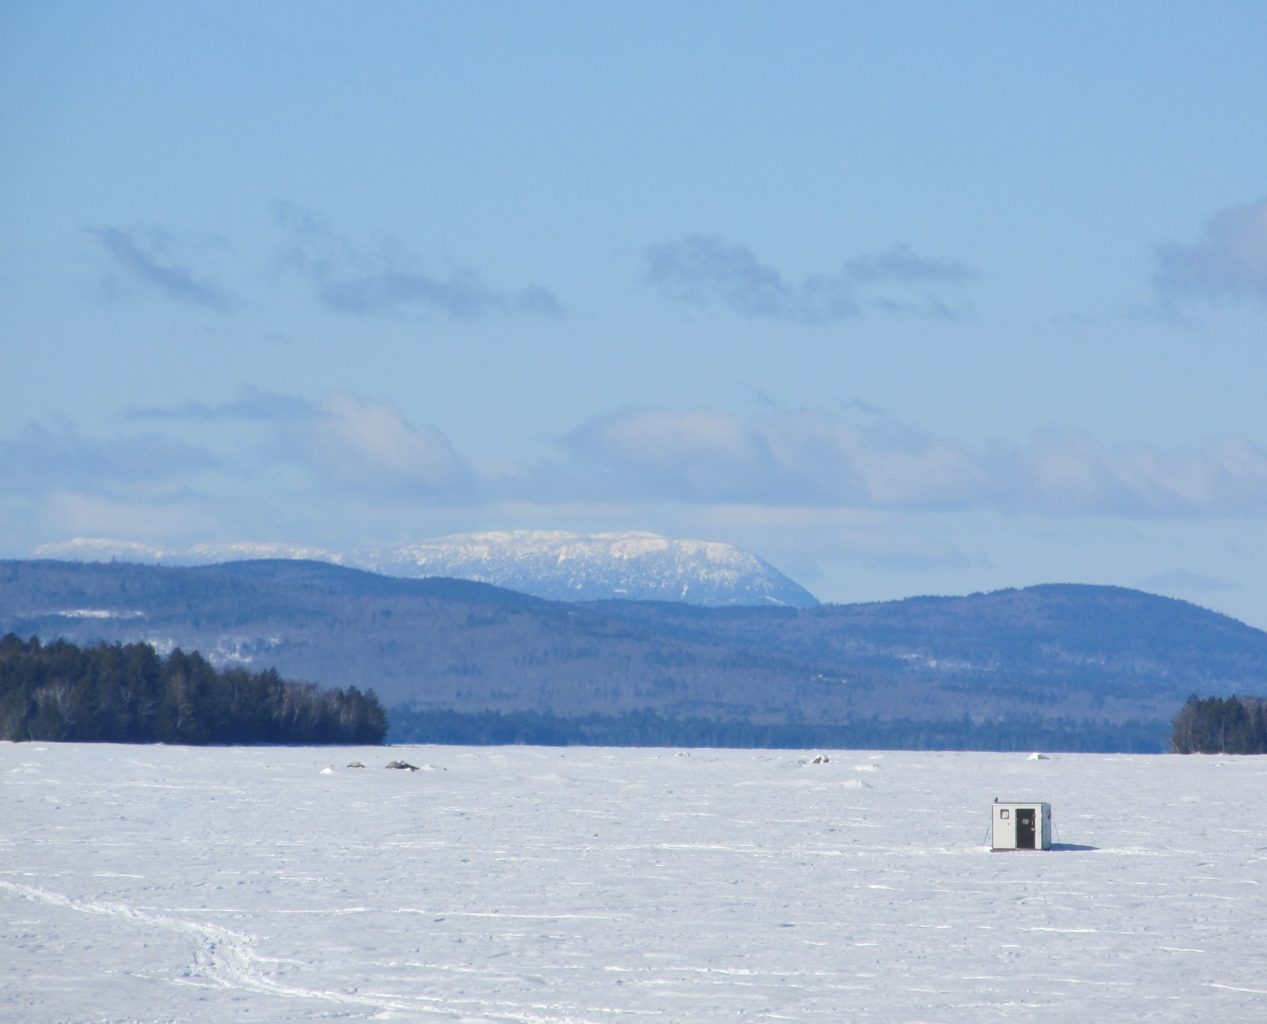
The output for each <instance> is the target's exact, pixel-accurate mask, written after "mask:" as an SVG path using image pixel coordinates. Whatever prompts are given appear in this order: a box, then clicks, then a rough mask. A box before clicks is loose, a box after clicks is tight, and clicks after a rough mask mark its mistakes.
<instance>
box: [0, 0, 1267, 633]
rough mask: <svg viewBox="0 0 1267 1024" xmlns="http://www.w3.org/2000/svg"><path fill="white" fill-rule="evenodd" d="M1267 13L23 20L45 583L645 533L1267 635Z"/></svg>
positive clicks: (6, 203) (829, 590)
mask: <svg viewBox="0 0 1267 1024" xmlns="http://www.w3.org/2000/svg"><path fill="white" fill-rule="evenodd" d="M1264 39H1267V6H1264V5H1262V4H1260V3H1208V4H1171V3H1155V2H1153V3H1115V4H1090V3H1086V4H1080V3H1074V4H1067V5H1061V6H1060V7H1059V8H1043V7H1040V6H1038V5H1021V4H1011V3H963V4H934V3H894V4H835V3H821V4H819V3H784V4H746V3H690V4H680V3H674V4H667V3H666V4H660V3H645V4H624V5H617V4H593V3H548V4H537V5H530V4H510V3H461V4H459V3H452V4H438V3H435V4H428V3H403V4H392V3H377V4H366V5H353V4H327V3H317V2H306V3H283V2H275V3H268V4H253V3H232V2H229V3H224V2H218V3H208V4H201V3H179V4H172V3H153V4H149V3H113V4H99V3H58V2H42V3H27V2H9V3H6V4H4V5H3V6H0V151H3V152H4V153H5V157H4V159H3V160H2V161H0V195H2V196H3V199H2V200H0V237H2V238H3V239H4V240H5V244H4V245H3V247H0V332H2V333H0V370H2V371H3V380H4V391H3V394H4V401H3V403H0V523H3V531H2V532H0V557H26V556H28V555H29V554H31V553H32V552H34V551H36V550H37V549H39V548H40V547H41V546H42V545H48V544H57V543H59V542H63V541H66V540H68V539H70V538H74V537H99V538H100V537H104V538H114V539H118V540H127V541H139V542H144V543H148V544H155V545H164V546H168V547H179V546H181V545H189V544H195V543H227V542H234V541H258V542H285V543H294V544H305V545H312V546H316V547H323V548H329V549H334V550H347V549H354V548H367V547H378V546H389V545H394V544H400V543H406V542H410V541H417V540H422V539H425V538H430V537H436V536H440V535H443V534H447V533H454V532H463V531H470V530H486V529H511V528H532V529H538V528H550V529H570V530H582V531H598V530H625V529H646V530H654V531H657V532H660V533H664V534H666V535H669V536H675V537H698V538H705V539H714V540H725V541H729V542H732V543H734V544H737V545H739V546H741V547H744V548H746V549H748V550H751V551H753V552H755V553H757V554H759V555H761V556H762V557H764V558H766V559H767V560H769V561H771V562H772V563H773V564H775V565H776V566H778V567H779V568H781V569H783V570H784V571H785V572H787V573H789V574H790V575H792V576H793V577H795V578H796V579H797V580H799V581H800V582H802V583H803V584H804V585H806V586H807V587H809V588H810V589H811V590H812V591H814V592H815V593H816V594H817V595H818V596H819V597H820V598H822V599H824V600H831V601H859V600H873V599H886V598H894V597H902V596H907V595H911V594H927V593H965V592H970V591H976V590H991V589H996V588H999V587H1006V586H1023V585H1027V584H1032V583H1038V582H1050V581H1080V582H1093V583H1111V584H1119V585H1123V586H1131V587H1142V588H1144V589H1148V590H1153V591H1156V592H1159V593H1166V594H1171V595H1174V596H1178V597H1183V598H1186V599H1188V600H1193V601H1196V602H1197V603H1200V604H1203V605H1206V606H1208V607H1212V608H1216V609H1218V610H1220V611H1226V612H1228V613H1229V614H1233V615H1236V616H1238V617H1240V618H1243V619H1245V620H1246V621H1249V622H1251V623H1253V624H1254V625H1257V626H1260V627H1267V584H1265V583H1264V581H1265V580H1267V530H1265V529H1264V524H1265V523H1267V61H1264V60H1263V58H1262V45H1263V40H1264Z"/></svg>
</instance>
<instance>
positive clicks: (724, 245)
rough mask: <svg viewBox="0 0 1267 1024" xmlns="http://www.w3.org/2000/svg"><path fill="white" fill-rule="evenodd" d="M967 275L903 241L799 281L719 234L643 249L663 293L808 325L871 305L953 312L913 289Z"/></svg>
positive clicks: (968, 277)
mask: <svg viewBox="0 0 1267 1024" xmlns="http://www.w3.org/2000/svg"><path fill="white" fill-rule="evenodd" d="M972 276H973V275H972V273H971V272H970V271H969V270H968V268H967V267H965V266H964V265H963V264H961V263H958V262H957V261H954V260H933V259H927V258H925V257H922V256H920V255H918V254H917V253H915V252H914V251H913V250H912V249H911V248H910V247H909V246H906V245H895V246H894V247H893V248H892V249H890V250H889V251H888V252H885V253H880V254H878V255H873V256H857V257H854V258H852V259H850V260H847V261H846V262H845V263H844V264H843V266H842V267H841V268H840V269H839V270H837V271H835V272H832V273H826V274H811V275H808V276H806V277H804V278H802V279H801V280H799V281H794V280H790V279H788V278H787V277H786V276H785V275H784V274H782V273H781V272H780V271H779V270H777V269H775V268H774V267H771V266H768V265H766V264H764V263H762V262H761V261H760V260H758V259H757V257H756V256H755V255H754V254H753V252H752V250H750V249H748V248H747V247H746V246H743V245H737V244H734V243H731V242H728V241H726V240H725V239H724V238H722V237H720V236H719V235H701V234H693V235H688V236H686V237H685V238H681V239H677V240H675V241H671V242H664V243H660V244H657V245H652V246H649V247H648V248H647V251H646V279H647V281H648V282H649V283H650V284H651V285H653V286H654V287H656V288H658V289H659V290H660V292H661V293H662V294H663V295H665V296H666V297H667V298H670V299H673V300H676V301H679V302H687V303H691V304H693V305H699V306H703V305H710V304H714V303H718V304H721V305H723V306H725V307H727V308H729V309H730V310H731V311H733V312H735V313H738V314H739V315H740V316H748V317H766V318H769V319H774V320H785V321H790V322H795V323H805V324H823V323H833V322H837V321H840V320H847V319H849V318H851V317H856V316H860V315H862V314H863V313H865V312H867V311H869V310H870V311H879V312H884V313H890V314H915V315H920V316H931V317H942V318H944V317H950V316H953V315H954V313H953V310H952V308H951V307H950V306H949V305H948V304H947V303H945V302H944V301H942V300H941V299H940V298H938V297H936V296H935V295H928V294H924V293H922V292H921V293H919V294H915V295H912V294H911V293H910V290H911V289H912V288H916V287H918V286H927V285H933V284H946V285H954V284H960V283H962V282H965V281H969V280H971V279H972ZM881 287H884V288H896V289H898V296H897V297H895V296H894V295H893V294H891V293H888V292H879V291H877V288H881Z"/></svg>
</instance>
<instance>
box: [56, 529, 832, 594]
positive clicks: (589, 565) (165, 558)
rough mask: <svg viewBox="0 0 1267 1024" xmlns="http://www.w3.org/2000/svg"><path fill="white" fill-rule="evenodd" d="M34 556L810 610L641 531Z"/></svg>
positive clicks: (98, 546) (703, 548) (772, 579)
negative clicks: (290, 566) (353, 573)
mask: <svg viewBox="0 0 1267 1024" xmlns="http://www.w3.org/2000/svg"><path fill="white" fill-rule="evenodd" d="M36 555H37V557H41V558H43V557H54V558H71V559H78V560H85V561H104V560H106V559H121V560H125V561H133V562H142V563H154V564H160V565H164V564H165V565H204V564H220V563H224V562H230V561H239V560H243V559H250V560H269V559H293V560H300V561H323V562H329V563H332V564H335V565H344V566H348V567H351V568H358V569H365V570H368V571H370V572H378V573H383V574H386V575H393V576H403V577H408V578H424V577H428V576H446V577H452V578H455V579H469V580H474V581H476V582H481V583H491V584H494V585H496V586H501V587H506V588H507V589H511V590H518V591H520V592H521V593H526V594H531V595H533V596H536V597H543V598H548V599H550V600H555V601H586V600H599V599H603V598H615V599H628V600H673V601H685V602H688V603H691V604H700V605H706V606H710V607H720V606H724V605H748V604H752V605H774V606H782V605H786V606H789V607H794V608H810V607H813V606H814V605H816V604H817V603H818V601H817V599H816V598H815V597H814V596H813V595H812V594H811V593H810V592H809V591H808V590H806V589H805V588H804V587H802V586H801V585H800V584H799V583H797V582H795V581H794V580H792V579H791V578H790V577H788V576H786V575H785V574H783V573H782V572H780V571H779V570H778V569H776V568H775V567H774V566H772V565H770V563H768V562H766V561H765V560H764V559H762V558H760V557H758V556H757V555H754V554H752V553H751V552H747V551H743V550H741V549H739V548H736V547H735V546H733V545H731V544H726V543H723V542H720V541H705V540H691V539H680V538H679V539H671V538H667V537H662V536H660V535H659V534H655V533H649V532H645V531H621V532H607V533H586V534H583V533H572V532H567V531H562V530H510V531H490V532H484V533H464V534H451V535H449V536H446V537H438V538H435V539H432V540H426V541H421V542H418V543H414V544H406V545H401V546H398V547H394V548H378V549H369V550H364V551H351V552H334V551H327V550H323V549H319V548H312V547H305V546H302V545H289V544H280V543H279V544H259V543H233V544H223V545H214V544H196V545H192V546H190V547H185V548H170V549H169V548H161V547H156V546H151V545H145V544H141V543H137V542H129V541H114V540H108V539H104V538H75V539H73V540H70V541H66V542H63V543H60V544H46V545H43V546H41V547H40V548H37V549H36Z"/></svg>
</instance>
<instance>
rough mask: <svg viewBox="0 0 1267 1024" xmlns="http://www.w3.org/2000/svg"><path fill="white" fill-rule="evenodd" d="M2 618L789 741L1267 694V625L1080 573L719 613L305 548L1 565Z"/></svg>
mask: <svg viewBox="0 0 1267 1024" xmlns="http://www.w3.org/2000/svg"><path fill="white" fill-rule="evenodd" d="M8 631H12V632H15V633H17V634H19V635H20V636H39V637H41V638H42V639H55V638H58V637H62V638H65V639H68V640H72V641H74V642H76V643H80V644H83V643H88V642H96V641H104V642H110V643H113V642H124V641H126V642H132V641H138V640H141V641H145V642H150V643H153V644H155V646H156V647H157V648H158V649H159V650H170V649H172V648H174V647H177V646H179V647H182V648H184V649H187V650H200V651H202V652H203V653H204V654H206V655H207V656H208V657H210V658H211V659H212V660H213V661H214V662H216V663H218V664H244V665H249V666H252V667H256V668H265V667H273V668H276V669H277V670H278V671H279V672H280V673H282V674H283V675H285V676H286V677H288V678H294V679H302V680H307V681H312V682H316V683H319V684H322V685H327V686H338V687H346V686H350V685H355V686H357V687H359V688H361V689H362V690H365V689H374V690H375V691H376V692H377V693H378V695H379V697H380V699H381V700H382V701H383V703H384V705H386V706H388V707H393V706H394V707H396V708H397V709H407V710H408V711H410V712H414V713H426V714H432V713H445V714H457V715H483V714H490V713H492V714H506V715H524V714H533V715H544V716H551V717H552V718H553V719H561V720H574V719H579V718H582V717H584V716H609V717H610V716H622V715H628V714H632V713H638V714H644V713H645V714H651V715H654V716H657V717H658V718H659V719H662V720H685V719H691V720H701V721H711V722H717V723H724V722H730V723H749V724H750V725H752V726H754V727H762V728H767V727H770V728H772V727H778V728H781V729H785V730H791V732H789V733H788V734H789V735H793V734H795V730H796V729H798V728H800V729H802V730H803V731H805V730H809V729H810V728H811V727H813V728H820V727H824V726H831V725H833V724H837V725H844V724H848V725H850V726H851V728H854V730H855V731H854V732H853V733H851V734H850V735H851V736H857V737H859V738H858V739H857V740H851V742H856V743H859V744H863V743H864V742H865V741H866V737H867V736H868V735H870V736H873V737H886V739H885V740H884V742H885V743H887V744H889V745H892V744H898V743H912V744H918V743H919V742H920V739H919V737H921V736H922V737H925V740H924V741H925V742H932V741H931V740H928V739H927V737H928V736H932V735H936V736H940V737H945V736H950V737H952V739H951V740H946V742H967V740H954V739H953V737H964V736H966V737H968V738H969V740H971V741H972V742H974V743H979V742H992V741H993V740H992V737H996V736H1001V735H1004V733H1005V732H1006V734H1007V735H1008V736H1010V737H1012V738H1011V739H1009V740H1008V742H1009V743H1013V744H1021V745H1030V746H1031V747H1032V748H1033V747H1038V746H1041V745H1042V744H1043V742H1044V740H1043V738H1044V737H1048V738H1052V737H1058V736H1059V737H1067V736H1070V735H1076V734H1077V733H1078V731H1079V730H1083V731H1085V730H1087V729H1089V728H1095V729H1100V730H1101V731H1102V732H1103V733H1104V735H1106V736H1110V737H1111V736H1112V735H1114V734H1115V733H1114V730H1118V732H1119V733H1121V734H1122V735H1125V733H1122V732H1121V731H1122V730H1128V729H1130V730H1134V732H1132V735H1139V734H1143V733H1146V734H1147V735H1149V736H1155V737H1156V739H1155V741H1150V742H1155V743H1157V744H1160V743H1162V742H1163V739H1164V737H1166V736H1168V734H1169V724H1170V721H1171V719H1172V718H1173V716H1174V715H1175V714H1176V713H1177V711H1178V710H1179V708H1180V707H1181V706H1182V704H1183V702H1184V701H1185V700H1186V699H1187V697H1188V696H1190V695H1191V694H1193V693H1199V694H1203V695H1225V696H1230V695H1231V694H1234V693H1239V694H1253V693H1262V692H1267V633H1264V632H1263V631H1261V630H1257V629H1255V628H1253V627H1251V626H1248V625H1246V624H1244V623H1240V622H1238V621H1237V620H1235V619H1231V618H1230V617H1228V616H1224V615H1220V614H1218V613H1216V612H1210V611H1207V610H1205V609H1201V608H1200V607H1198V606H1196V605H1191V604H1188V603H1187V602H1181V601H1175V600H1173V599H1170V598H1164V597H1159V596H1157V595H1150V594H1146V593H1144V592H1141V591H1133V590H1128V589H1126V588H1114V587H1097V586H1093V585H1087V584H1045V585H1041V586H1039V587H1033V588H1024V589H1020V590H1016V589H1011V590H1002V591H995V592H992V593H989V594H975V595H966V596H962V597H919V598H909V599H906V600H903V601H892V602H875V603H868V604H857V605H819V606H816V607H814V608H810V609H793V608H769V607H764V608H763V607H751V606H747V607H724V608H705V607H699V606H692V605H685V604H680V603H671V602H639V601H628V600H622V601H595V602H555V601H548V600H545V599H541V598H534V597H531V596H528V595H523V594H519V593H516V592H514V591H509V590H506V589H504V588H498V587H494V586H491V585H488V584H480V583H473V582H470V581H459V580H452V579H444V578H431V579H424V580H408V579H400V578H396V577H390V576H383V575H379V574H373V573H367V572H364V571H363V570H359V569H353V568H349V567H345V566H336V565H331V564H328V563H321V562H296V561H292V560H283V561H246V562H238V563H224V564H219V565H210V566H199V567H189V568H178V567H166V566H145V565H135V564H130V563H114V564H110V563H73V562H63V561H26V562H0V632H8ZM866 723H872V727H871V731H870V732H868V731H867V729H866V728H865V726H866ZM804 734H805V735H811V734H812V735H818V734H817V733H811V732H809V731H805V732H804ZM904 736H905V737H914V738H910V739H907V740H903V739H902V737H904ZM973 737H975V739H973ZM938 742H941V741H938ZM1106 742H1108V741H1106ZM1150 749H1151V748H1150Z"/></svg>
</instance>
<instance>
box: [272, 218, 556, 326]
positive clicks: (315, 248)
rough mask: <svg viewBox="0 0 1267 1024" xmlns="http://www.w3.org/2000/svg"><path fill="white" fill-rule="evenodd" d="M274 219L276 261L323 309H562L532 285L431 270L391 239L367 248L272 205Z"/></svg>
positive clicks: (467, 315) (476, 312)
mask: <svg viewBox="0 0 1267 1024" xmlns="http://www.w3.org/2000/svg"><path fill="white" fill-rule="evenodd" d="M276 219H277V223H278V226H279V227H280V228H281V231H282V234H283V237H284V244H283V251H282V256H281V264H282V266H284V267H287V268H290V269H293V270H297V271H298V272H299V273H301V274H302V275H303V276H304V277H305V278H306V279H307V280H308V281H309V283H310V284H311V285H312V287H313V288H314V290H315V292H316V295H317V299H318V301H320V302H321V303H322V304H323V305H324V306H326V307H327V308H328V309H332V310H335V311H336V312H339V313H347V314H351V315H358V316H364V315H373V314H383V313H396V314H400V313H405V312H409V311H411V310H430V311H432V312H438V313H444V314H446V315H448V316H452V317H455V318H458V319H474V318H477V317H481V316H487V315H489V314H507V315H514V314H528V315H536V316H558V315H560V314H561V313H562V311H563V307H562V304H561V303H560V302H559V300H558V299H557V298H556V297H555V295H554V294H553V292H551V291H549V290H548V289H546V288H543V287H541V286H539V285H529V286H526V287H522V288H518V289H512V290H509V291H507V290H504V289H497V288H493V287H492V286H490V285H489V284H487V283H486V282H485V281H484V279H483V278H482V277H481V276H480V274H479V273H478V272H477V271H475V270H472V269H470V268H466V267H458V266H451V267H449V268H448V269H447V270H446V271H445V272H444V273H441V274H435V273H429V272H427V271H424V270H420V269H418V267H417V266H416V263H417V260H416V258H415V257H414V256H413V254H412V253H410V252H409V251H408V250H407V249H406V248H405V247H404V246H403V245H402V244H401V243H400V241H399V240H397V239H395V238H393V237H385V238H382V239H379V240H378V242H377V243H375V244H372V245H370V246H368V247H366V246H357V245H354V244H353V243H352V241H351V240H350V239H348V238H346V237H343V236H341V235H338V234H336V233H335V232H334V231H332V230H331V229H330V228H329V227H328V226H327V225H325V224H324V223H323V222H322V221H320V220H319V219H317V218H316V217H315V216H314V215H313V214H312V213H310V212H309V211H307V210H304V209H303V208H302V207H299V206H296V205H295V204H293V203H280V204H278V206H277V208H276Z"/></svg>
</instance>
